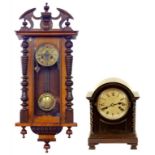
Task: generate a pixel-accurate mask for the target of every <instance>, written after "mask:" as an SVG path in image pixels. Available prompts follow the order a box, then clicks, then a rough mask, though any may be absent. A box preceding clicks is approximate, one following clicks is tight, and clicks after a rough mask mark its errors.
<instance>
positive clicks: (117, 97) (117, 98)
mask: <svg viewBox="0 0 155 155" xmlns="http://www.w3.org/2000/svg"><path fill="white" fill-rule="evenodd" d="M96 105H97V110H98V112H99V113H100V115H101V116H102V117H104V118H106V119H109V120H117V119H120V118H122V117H123V116H125V115H126V113H127V112H128V109H129V99H128V96H127V95H126V93H125V92H124V91H123V90H121V89H118V88H108V89H105V90H103V91H102V92H101V93H100V94H99V96H98V98H97V104H96Z"/></svg>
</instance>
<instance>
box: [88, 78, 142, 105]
mask: <svg viewBox="0 0 155 155" xmlns="http://www.w3.org/2000/svg"><path fill="white" fill-rule="evenodd" d="M107 88H119V89H121V90H123V91H124V92H126V93H127V95H128V96H129V98H130V100H131V101H133V102H135V101H136V100H137V99H138V98H139V94H138V92H135V91H133V90H132V89H131V87H130V86H129V84H128V83H126V82H125V81H123V80H122V79H119V78H108V79H106V80H104V81H102V82H100V84H98V85H97V87H96V88H95V89H94V90H93V91H90V92H88V93H87V96H86V97H87V99H88V100H90V101H91V102H92V101H95V100H96V98H97V97H98V95H99V94H100V93H101V91H103V90H105V89H107Z"/></svg>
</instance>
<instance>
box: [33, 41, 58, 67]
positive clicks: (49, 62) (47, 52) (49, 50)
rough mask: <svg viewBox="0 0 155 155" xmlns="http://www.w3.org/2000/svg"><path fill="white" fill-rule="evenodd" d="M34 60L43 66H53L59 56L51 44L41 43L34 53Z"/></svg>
mask: <svg viewBox="0 0 155 155" xmlns="http://www.w3.org/2000/svg"><path fill="white" fill-rule="evenodd" d="M35 58H36V61H37V62H38V63H39V64H40V65H41V66H45V67H49V66H53V65H54V64H55V63H56V62H57V61H58V58H59V52H58V49H57V48H56V47H54V45H52V44H44V45H41V46H40V47H39V48H38V49H37V51H36V54H35Z"/></svg>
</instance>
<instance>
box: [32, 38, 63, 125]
mask: <svg viewBox="0 0 155 155" xmlns="http://www.w3.org/2000/svg"><path fill="white" fill-rule="evenodd" d="M62 42H63V40H61V39H58V38H50V39H48V38H37V39H33V40H32V43H31V46H30V49H31V50H32V52H31V53H32V54H33V56H32V60H31V62H30V63H32V65H33V67H32V70H33V71H32V72H33V77H31V80H32V81H33V84H34V85H32V87H31V88H30V89H31V90H32V89H33V90H32V92H33V96H32V99H31V100H32V101H34V104H32V105H31V106H32V109H33V113H32V118H33V121H34V122H42V121H43V120H44V122H46V121H47V122H49V121H50V122H51V123H55V122H57V123H58V122H60V120H61V118H60V117H62V118H63V114H60V113H61V111H62V108H63V107H62V108H61V104H62V102H63V101H62V102H61V100H60V99H61V95H62V92H61V88H60V85H61V83H62V82H63V78H60V76H61V71H62V69H61V67H60V66H61V65H62V62H61V60H62V57H63V54H62V53H63V49H61V43H62ZM30 72H31V68H30ZM30 93H31V92H30ZM62 98H63V97H62ZM32 103H33V102H32ZM44 116H46V117H47V116H48V119H47V118H46V119H43V117H44Z"/></svg>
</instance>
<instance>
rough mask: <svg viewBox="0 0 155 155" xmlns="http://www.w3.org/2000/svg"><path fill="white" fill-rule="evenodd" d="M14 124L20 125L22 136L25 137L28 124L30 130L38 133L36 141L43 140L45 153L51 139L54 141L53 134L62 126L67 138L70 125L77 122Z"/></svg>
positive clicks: (69, 132) (59, 130)
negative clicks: (65, 129) (65, 128)
mask: <svg viewBox="0 0 155 155" xmlns="http://www.w3.org/2000/svg"><path fill="white" fill-rule="evenodd" d="M16 126H21V127H22V130H21V134H22V135H23V138H25V135H26V134H27V131H26V127H27V126H30V127H31V130H32V131H33V132H34V133H35V134H38V136H39V137H38V141H43V142H45V144H44V149H45V150H46V153H48V150H49V149H50V145H49V143H50V142H52V141H56V138H55V135H56V134H58V133H59V132H61V130H62V129H63V127H67V131H66V134H67V135H68V138H70V137H71V134H72V130H71V127H75V126H77V123H68V124H67V123H64V124H61V125H60V124H59V126H58V124H50V123H46V124H43V123H40V124H39V123H16Z"/></svg>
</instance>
